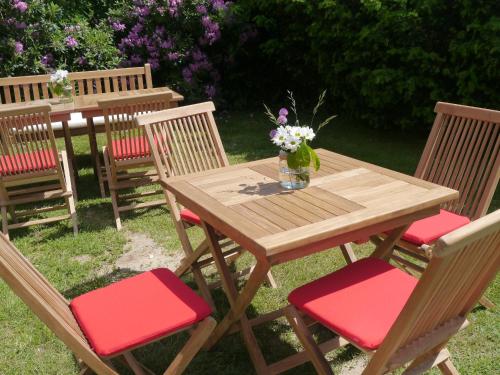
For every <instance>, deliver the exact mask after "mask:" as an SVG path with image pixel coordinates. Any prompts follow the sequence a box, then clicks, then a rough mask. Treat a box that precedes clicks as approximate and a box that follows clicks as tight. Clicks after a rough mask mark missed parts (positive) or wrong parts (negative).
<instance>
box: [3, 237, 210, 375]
mask: <svg viewBox="0 0 500 375" xmlns="http://www.w3.org/2000/svg"><path fill="white" fill-rule="evenodd" d="M0 277H1V278H2V279H3V280H4V281H5V282H6V283H7V285H9V287H10V288H11V289H12V290H13V292H14V293H15V294H16V295H17V296H18V297H19V298H21V299H22V300H23V301H24V303H26V305H27V306H28V307H29V308H30V310H31V311H32V312H33V313H34V314H35V315H37V316H38V318H39V319H40V320H41V321H42V322H43V323H45V324H46V325H47V327H48V328H49V329H50V330H51V331H52V332H54V334H55V335H56V336H57V337H58V338H59V339H60V340H61V341H63V342H64V344H66V346H68V348H69V349H70V350H71V351H72V352H73V353H74V355H75V356H76V358H77V359H78V360H79V362H80V363H81V365H82V367H83V369H82V372H81V374H84V373H87V372H86V371H85V369H88V368H90V369H91V370H93V371H94V372H95V373H96V374H100V375H104V374H109V375H111V374H114V375H116V374H118V373H117V372H116V369H115V368H114V367H113V364H112V362H111V359H113V358H117V359H118V358H119V359H124V360H125V363H126V364H127V365H128V366H130V368H131V369H132V371H133V372H134V374H138V375H144V374H146V372H145V371H147V372H148V373H152V372H151V371H150V370H148V369H147V368H145V367H144V366H143V365H141V364H140V363H139V362H137V361H136V360H135V358H134V356H133V354H132V351H133V350H135V349H137V348H140V347H142V346H145V345H147V344H149V343H151V342H153V341H157V340H160V339H162V338H165V337H167V336H170V335H173V334H176V333H178V332H181V331H184V330H188V329H193V328H194V330H192V331H191V332H190V338H189V339H188V341H187V343H186V344H185V346H184V347H183V348H182V350H181V351H180V352H179V354H178V355H177V356H176V357H175V359H174V360H173V361H172V363H171V364H170V366H169V367H168V368H167V370H166V371H165V372H164V374H166V375H167V374H168V375H174V374H181V373H182V372H183V371H184V370H185V369H186V367H187V365H188V364H189V362H190V361H191V360H192V358H193V357H194V356H195V355H196V353H197V352H198V351H199V349H200V348H201V346H202V345H203V344H204V343H205V341H206V339H207V338H208V337H209V335H210V334H211V332H212V331H213V329H214V328H215V325H216V322H215V320H214V319H213V318H212V317H211V316H210V314H211V310H210V307H209V306H208V305H207V303H206V302H205V301H204V300H203V299H202V298H201V297H199V296H198V295H197V294H196V293H194V292H193V291H192V290H191V289H190V288H189V287H188V286H186V285H185V284H184V283H183V282H182V281H181V280H180V279H179V278H177V277H176V276H175V275H174V274H173V272H171V271H169V270H168V269H165V268H159V269H155V270H152V271H149V272H144V273H142V274H139V275H136V276H133V277H130V278H127V279H124V280H121V281H118V282H116V283H114V284H111V285H109V286H107V287H104V288H100V289H97V290H94V291H91V292H88V293H86V294H83V295H81V296H79V297H76V298H75V299H73V300H72V301H71V302H68V301H67V300H66V299H65V298H64V297H63V296H62V295H61V294H60V293H59V292H58V291H57V290H56V289H55V288H54V287H53V286H52V285H51V284H50V283H49V281H48V280H47V279H46V278H45V277H44V276H43V275H42V274H40V273H39V272H38V271H37V270H36V269H35V268H34V267H33V265H32V264H31V263H30V262H29V261H28V260H27V259H26V258H24V257H23V256H22V254H21V253H20V252H19V251H18V250H17V249H16V248H15V247H14V245H13V244H12V243H10V242H9V241H8V240H7V239H6V238H5V237H4V236H2V235H0Z"/></svg>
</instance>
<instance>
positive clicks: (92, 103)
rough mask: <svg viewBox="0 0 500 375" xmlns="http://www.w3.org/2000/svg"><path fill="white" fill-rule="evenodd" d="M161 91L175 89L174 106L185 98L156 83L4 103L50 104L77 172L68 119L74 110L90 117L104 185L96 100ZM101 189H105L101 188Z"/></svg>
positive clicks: (93, 154) (97, 170)
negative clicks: (65, 100) (64, 99)
mask: <svg viewBox="0 0 500 375" xmlns="http://www.w3.org/2000/svg"><path fill="white" fill-rule="evenodd" d="M160 92H171V93H172V103H173V106H177V104H178V103H179V102H180V101H182V100H184V97H183V96H182V95H181V94H179V93H177V92H175V91H173V90H171V89H170V88H168V87H155V88H146V89H139V90H128V91H116V92H105V93H101V94H89V95H81V96H73V98H72V99H73V101H72V102H70V103H59V102H58V101H57V99H40V100H32V101H24V102H16V103H12V104H2V105H1V106H2V108H9V107H13V108H14V107H30V106H37V105H40V104H50V105H51V107H52V110H51V112H50V119H51V121H52V122H56V121H61V123H62V128H63V135H64V142H65V146H66V152H67V153H68V158H69V160H70V162H71V163H72V164H73V170H74V173H75V174H77V170H78V169H77V166H76V164H75V156H74V151H73V143H72V142H71V129H70V128H69V125H68V121H69V120H70V119H71V113H76V112H81V114H82V117H83V118H84V119H86V120H87V133H88V136H89V143H90V153H91V159H92V165H93V168H94V173H95V176H96V177H97V179H98V182H99V184H100V185H102V176H101V163H100V158H99V150H98V146H97V138H96V129H95V126H94V121H93V118H94V117H97V116H102V112H101V111H100V110H99V107H98V105H97V103H98V102H99V101H100V100H103V99H113V98H122V97H123V98H126V97H130V96H136V95H144V94H153V93H160ZM101 190H102V189H101Z"/></svg>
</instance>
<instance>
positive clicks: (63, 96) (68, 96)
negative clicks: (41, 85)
mask: <svg viewBox="0 0 500 375" xmlns="http://www.w3.org/2000/svg"><path fill="white" fill-rule="evenodd" d="M49 88H50V91H51V92H52V96H53V97H54V98H57V102H56V103H71V102H72V101H73V96H72V95H73V93H72V91H73V90H72V87H71V82H70V81H69V79H68V71H66V70H57V71H56V72H55V73H52V74H51V75H50V82H49Z"/></svg>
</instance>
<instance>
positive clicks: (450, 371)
mask: <svg viewBox="0 0 500 375" xmlns="http://www.w3.org/2000/svg"><path fill="white" fill-rule="evenodd" d="M438 368H439V371H441V374H443V375H460V373H459V372H458V370H457V369H456V368H455V366H454V365H453V362H451V360H450V359H449V358H448V359H447V360H446V361H444V362H441V363H440V364H439V365H438Z"/></svg>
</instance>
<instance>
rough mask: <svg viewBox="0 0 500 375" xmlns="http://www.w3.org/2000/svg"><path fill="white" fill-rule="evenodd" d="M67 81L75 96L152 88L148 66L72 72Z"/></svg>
mask: <svg viewBox="0 0 500 375" xmlns="http://www.w3.org/2000/svg"><path fill="white" fill-rule="evenodd" d="M68 79H69V80H70V81H71V83H72V89H73V95H75V96H81V95H92V94H102V93H107V92H119V91H129V90H140V89H145V88H146V89H150V88H153V80H152V76H151V66H150V65H149V64H145V65H144V66H143V67H136V68H122V69H109V70H92V71H86V72H72V73H69V74H68Z"/></svg>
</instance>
